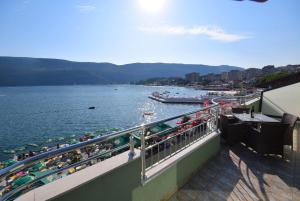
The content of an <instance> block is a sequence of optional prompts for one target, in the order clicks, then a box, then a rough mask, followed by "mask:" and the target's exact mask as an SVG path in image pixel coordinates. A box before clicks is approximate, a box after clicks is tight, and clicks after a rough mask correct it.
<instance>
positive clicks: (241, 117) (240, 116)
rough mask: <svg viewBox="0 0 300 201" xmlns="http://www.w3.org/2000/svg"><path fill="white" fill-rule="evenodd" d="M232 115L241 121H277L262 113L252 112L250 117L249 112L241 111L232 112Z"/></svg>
mask: <svg viewBox="0 0 300 201" xmlns="http://www.w3.org/2000/svg"><path fill="white" fill-rule="evenodd" d="M232 115H233V116H234V117H235V118H237V119H238V120H240V121H242V122H254V123H276V122H279V121H278V120H277V119H274V118H271V117H268V116H266V115H264V114H257V113H254V118H251V115H250V114H246V113H242V114H237V113H232Z"/></svg>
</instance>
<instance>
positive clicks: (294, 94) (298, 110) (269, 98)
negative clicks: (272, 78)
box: [262, 83, 300, 117]
mask: <svg viewBox="0 0 300 201" xmlns="http://www.w3.org/2000/svg"><path fill="white" fill-rule="evenodd" d="M262 112H263V113H264V114H269V115H275V116H282V114H283V113H284V112H288V113H291V114H294V115H296V116H298V117H300V83H296V84H292V85H288V86H285V87H281V88H277V89H274V90H270V91H266V92H264V93H263V100H262Z"/></svg>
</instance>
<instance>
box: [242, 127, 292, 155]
mask: <svg viewBox="0 0 300 201" xmlns="http://www.w3.org/2000/svg"><path fill="white" fill-rule="evenodd" d="M287 129H288V124H285V123H262V124H261V129H260V130H258V129H251V132H250V133H249V134H248V141H247V146H250V147H252V148H253V149H254V150H255V151H257V153H259V154H280V155H282V156H283V145H284V141H283V139H284V135H285V133H286V131H287Z"/></svg>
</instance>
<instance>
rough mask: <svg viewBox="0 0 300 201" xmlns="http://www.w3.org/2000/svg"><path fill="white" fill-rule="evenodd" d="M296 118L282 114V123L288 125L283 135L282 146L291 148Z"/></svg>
mask: <svg viewBox="0 0 300 201" xmlns="http://www.w3.org/2000/svg"><path fill="white" fill-rule="evenodd" d="M297 119H298V117H296V116H294V115H292V114H288V113H284V114H283V116H282V119H281V122H282V123H286V124H288V129H287V131H286V133H285V135H284V145H289V146H293V130H294V127H295V124H296V121H297Z"/></svg>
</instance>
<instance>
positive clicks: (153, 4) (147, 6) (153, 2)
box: [138, 0, 166, 13]
mask: <svg viewBox="0 0 300 201" xmlns="http://www.w3.org/2000/svg"><path fill="white" fill-rule="evenodd" d="M138 2H139V5H140V7H141V9H142V10H144V11H146V12H151V13H154V12H159V11H161V10H162V9H163V8H164V7H165V3H166V0H138Z"/></svg>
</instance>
